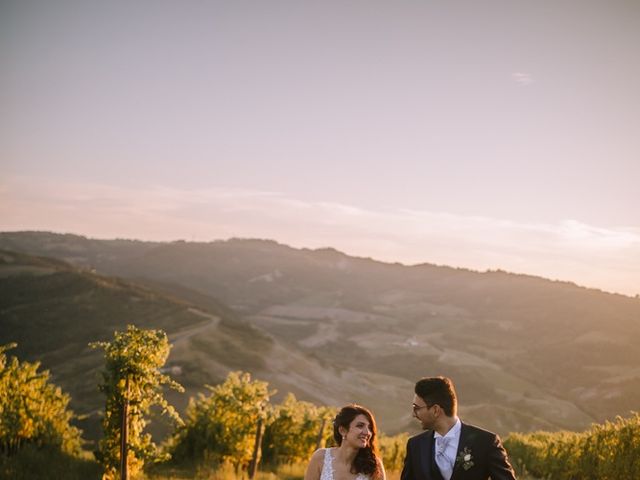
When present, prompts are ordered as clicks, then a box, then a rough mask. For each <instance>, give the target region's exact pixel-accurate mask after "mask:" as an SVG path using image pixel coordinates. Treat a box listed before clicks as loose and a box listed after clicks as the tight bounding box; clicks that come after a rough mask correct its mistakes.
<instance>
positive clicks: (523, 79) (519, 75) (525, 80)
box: [511, 72, 534, 87]
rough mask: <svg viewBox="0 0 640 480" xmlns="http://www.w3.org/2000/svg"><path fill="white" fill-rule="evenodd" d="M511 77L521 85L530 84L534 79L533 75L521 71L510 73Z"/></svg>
mask: <svg viewBox="0 0 640 480" xmlns="http://www.w3.org/2000/svg"><path fill="white" fill-rule="evenodd" d="M511 78H512V79H513V80H515V81H516V82H517V83H519V84H520V85H522V86H523V87H526V86H528V85H531V84H532V83H533V81H534V80H533V76H532V75H531V74H530V73H523V72H514V73H512V74H511Z"/></svg>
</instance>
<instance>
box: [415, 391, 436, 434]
mask: <svg viewBox="0 0 640 480" xmlns="http://www.w3.org/2000/svg"><path fill="white" fill-rule="evenodd" d="M434 410H435V405H431V406H428V405H427V403H426V402H425V401H424V400H423V399H422V398H421V397H419V396H418V395H414V397H413V416H414V417H416V418H417V419H418V420H419V421H420V424H421V425H422V429H423V430H433V429H434V428H435V421H436V415H435V411H434Z"/></svg>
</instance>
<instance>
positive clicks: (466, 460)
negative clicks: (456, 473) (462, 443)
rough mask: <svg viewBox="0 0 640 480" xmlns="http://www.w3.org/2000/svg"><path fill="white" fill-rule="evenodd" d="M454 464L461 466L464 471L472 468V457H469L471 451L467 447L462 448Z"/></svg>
mask: <svg viewBox="0 0 640 480" xmlns="http://www.w3.org/2000/svg"><path fill="white" fill-rule="evenodd" d="M456 464H462V468H464V469H465V470H469V469H470V468H471V467H473V465H474V463H473V456H472V455H471V449H470V448H469V447H464V449H463V450H462V451H461V452H460V453H459V454H458V457H457V458H456Z"/></svg>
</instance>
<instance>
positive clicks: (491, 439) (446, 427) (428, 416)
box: [400, 377, 516, 480]
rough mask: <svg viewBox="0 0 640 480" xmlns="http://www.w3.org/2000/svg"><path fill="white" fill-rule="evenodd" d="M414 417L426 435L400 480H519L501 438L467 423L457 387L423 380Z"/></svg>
mask: <svg viewBox="0 0 640 480" xmlns="http://www.w3.org/2000/svg"><path fill="white" fill-rule="evenodd" d="M415 393H416V394H415V396H414V398H413V415H414V416H415V417H416V418H417V419H418V420H420V423H421V424H422V429H423V430H426V431H425V432H422V433H420V434H418V435H416V436H415V437H411V438H410V439H409V442H408V443H407V455H406V457H405V459H404V468H403V469H402V475H401V476H400V480H487V479H489V478H491V480H515V478H516V477H515V474H514V472H513V468H512V467H511V464H510V463H509V460H508V459H507V452H506V451H505V450H504V447H503V446H502V443H501V442H500V438H499V437H498V436H497V435H496V434H495V433H491V432H488V431H486V430H482V429H481V428H478V427H474V426H472V425H467V424H466V423H462V422H461V421H460V419H459V418H458V417H457V415H456V413H457V409H458V401H457V398H456V391H455V389H454V387H453V382H452V381H451V380H450V379H448V378H446V377H429V378H423V379H422V380H418V382H417V383H416V388H415Z"/></svg>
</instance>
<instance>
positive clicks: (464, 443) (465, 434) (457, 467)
mask: <svg viewBox="0 0 640 480" xmlns="http://www.w3.org/2000/svg"><path fill="white" fill-rule="evenodd" d="M469 440H470V438H469V428H468V427H467V426H466V425H465V424H464V423H461V427H460V441H459V442H458V451H457V452H456V458H455V461H454V462H455V463H454V464H453V473H452V474H451V480H455V479H456V478H457V475H459V474H460V471H461V468H462V463H463V462H459V461H458V458H460V453H461V452H462V451H463V450H464V448H465V447H467V448H469V449H471V445H470V444H469ZM462 471H464V470H462Z"/></svg>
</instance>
